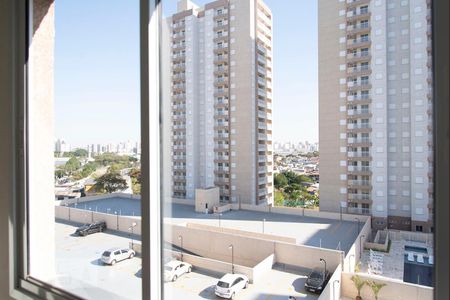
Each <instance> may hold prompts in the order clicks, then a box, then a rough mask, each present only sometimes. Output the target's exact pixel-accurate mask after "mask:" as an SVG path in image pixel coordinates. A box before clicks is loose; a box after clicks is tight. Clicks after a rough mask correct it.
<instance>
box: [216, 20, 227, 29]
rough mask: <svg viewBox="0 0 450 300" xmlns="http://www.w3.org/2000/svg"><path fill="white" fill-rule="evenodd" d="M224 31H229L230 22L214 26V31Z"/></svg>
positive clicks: (217, 23)
mask: <svg viewBox="0 0 450 300" xmlns="http://www.w3.org/2000/svg"><path fill="white" fill-rule="evenodd" d="M224 29H228V22H226V21H222V22H220V21H219V22H216V23H215V24H214V31H218V30H224Z"/></svg>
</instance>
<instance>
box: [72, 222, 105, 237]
mask: <svg viewBox="0 0 450 300" xmlns="http://www.w3.org/2000/svg"><path fill="white" fill-rule="evenodd" d="M105 229H106V222H103V221H102V222H95V223H92V224H86V225H83V226H81V227H78V228H77V230H76V231H75V234H76V235H80V236H86V235H88V234H91V233H96V232H102V231H103V230H105Z"/></svg>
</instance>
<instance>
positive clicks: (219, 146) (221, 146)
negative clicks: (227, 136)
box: [214, 143, 230, 151]
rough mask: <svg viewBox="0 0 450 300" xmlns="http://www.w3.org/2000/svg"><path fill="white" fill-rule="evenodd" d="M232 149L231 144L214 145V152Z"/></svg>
mask: <svg viewBox="0 0 450 300" xmlns="http://www.w3.org/2000/svg"><path fill="white" fill-rule="evenodd" d="M229 149H230V145H229V144H219V143H216V144H214V150H222V151H223V150H229Z"/></svg>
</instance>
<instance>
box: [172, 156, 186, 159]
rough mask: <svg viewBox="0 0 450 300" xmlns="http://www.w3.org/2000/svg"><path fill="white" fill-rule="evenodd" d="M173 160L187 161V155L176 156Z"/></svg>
mask: <svg viewBox="0 0 450 300" xmlns="http://www.w3.org/2000/svg"><path fill="white" fill-rule="evenodd" d="M172 157H173V160H186V155H174V156H172Z"/></svg>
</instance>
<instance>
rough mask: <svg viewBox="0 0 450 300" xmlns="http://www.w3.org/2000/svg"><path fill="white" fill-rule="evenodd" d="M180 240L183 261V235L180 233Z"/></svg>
mask: <svg viewBox="0 0 450 300" xmlns="http://www.w3.org/2000/svg"><path fill="white" fill-rule="evenodd" d="M178 240H179V241H180V260H181V261H183V237H182V236H181V235H179V236H178Z"/></svg>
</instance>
